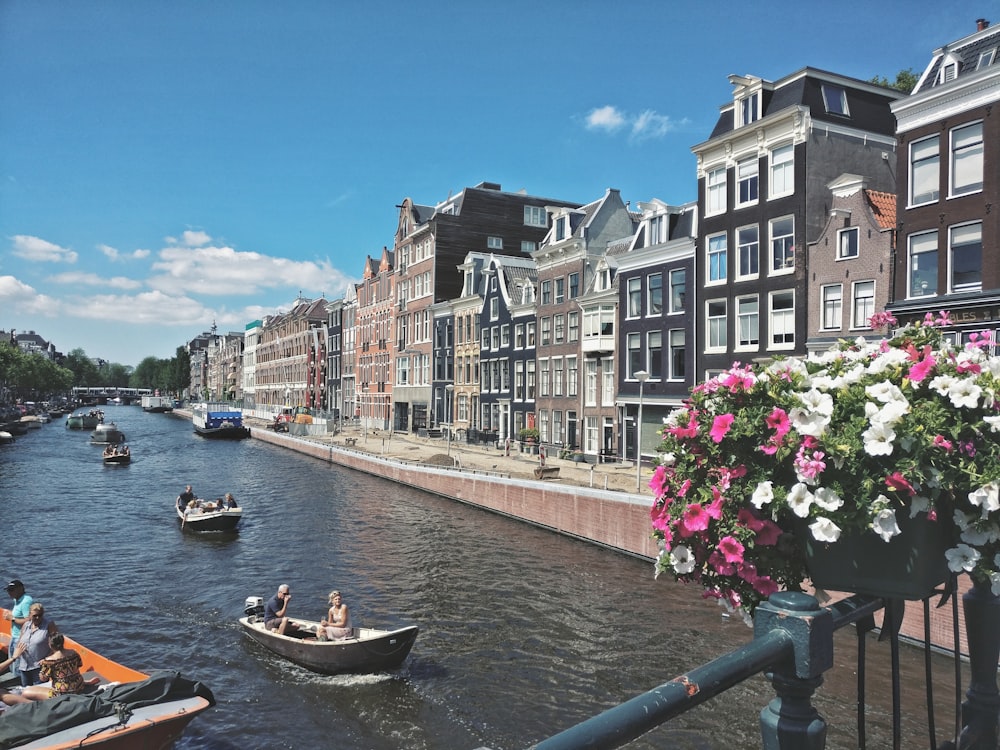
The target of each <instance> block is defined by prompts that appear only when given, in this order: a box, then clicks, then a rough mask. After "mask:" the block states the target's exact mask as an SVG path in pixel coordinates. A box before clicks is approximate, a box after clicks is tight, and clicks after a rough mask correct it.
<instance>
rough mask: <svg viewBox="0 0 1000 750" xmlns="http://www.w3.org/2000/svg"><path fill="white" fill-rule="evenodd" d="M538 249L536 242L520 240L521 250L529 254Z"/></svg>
mask: <svg viewBox="0 0 1000 750" xmlns="http://www.w3.org/2000/svg"><path fill="white" fill-rule="evenodd" d="M537 249H538V243H537V242H532V241H531V240H521V252H522V253H524V254H525V255H530V254H531V253H533V252H535V250H537Z"/></svg>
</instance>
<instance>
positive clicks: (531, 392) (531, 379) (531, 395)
mask: <svg viewBox="0 0 1000 750" xmlns="http://www.w3.org/2000/svg"><path fill="white" fill-rule="evenodd" d="M534 399H535V360H533V359H529V360H528V400H529V401H534Z"/></svg>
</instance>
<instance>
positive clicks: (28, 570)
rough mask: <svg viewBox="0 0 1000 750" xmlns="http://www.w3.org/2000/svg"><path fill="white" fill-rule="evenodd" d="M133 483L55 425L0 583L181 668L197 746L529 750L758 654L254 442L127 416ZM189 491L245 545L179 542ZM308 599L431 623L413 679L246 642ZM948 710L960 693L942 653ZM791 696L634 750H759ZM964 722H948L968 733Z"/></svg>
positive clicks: (589, 549)
mask: <svg viewBox="0 0 1000 750" xmlns="http://www.w3.org/2000/svg"><path fill="white" fill-rule="evenodd" d="M107 411H108V413H109V417H110V418H113V419H114V420H115V421H116V422H117V423H118V424H119V426H120V427H121V428H122V429H123V430H124V431H125V432H126V434H127V435H128V436H129V444H130V445H131V447H132V452H133V456H134V457H133V461H132V464H131V465H130V466H125V467H116V468H115V469H108V468H106V467H104V466H103V465H102V462H101V460H100V452H101V449H100V448H99V447H96V446H92V445H90V444H89V434H88V433H86V432H82V433H81V432H79V431H72V430H66V429H65V428H64V427H63V426H62V425H61V424H59V423H53V424H51V425H48V426H46V427H44V428H42V429H41V430H37V431H33V432H32V433H31V434H29V435H28V436H26V437H24V438H21V439H19V441H18V442H17V444H16V445H15V446H13V447H12V448H11V449H0V513H2V517H3V523H4V529H5V538H6V539H7V540H8V542H7V543H6V544H4V546H3V550H2V552H0V566H2V569H0V576H7V578H8V579H9V578H11V577H15V576H17V577H20V578H23V579H24V580H25V581H26V582H27V583H28V589H29V592H30V593H32V594H33V595H35V596H36V597H37V598H38V599H39V600H41V601H43V602H44V603H45V604H46V608H47V609H48V611H49V612H50V613H51V614H52V615H53V617H54V618H55V620H56V621H57V622H58V623H59V625H60V627H61V628H62V629H64V630H65V631H66V632H68V633H69V634H71V635H73V636H75V637H78V638H79V639H80V640H82V641H83V642H84V643H86V644H87V645H90V646H92V647H95V648H97V650H99V651H102V652H104V653H106V654H107V655H109V656H111V657H112V658H115V659H118V660H121V661H124V662H126V663H128V664H130V665H133V666H136V667H139V668H142V669H147V670H150V669H156V668H176V669H178V670H180V671H181V672H182V673H184V674H185V675H187V676H190V677H193V678H196V679H200V680H202V681H204V682H205V683H207V684H208V685H209V686H210V687H211V688H212V689H213V690H214V691H215V694H216V696H217V698H218V700H219V705H218V706H217V707H216V708H214V709H213V710H212V711H210V712H208V713H207V714H205V715H204V716H202V717H199V718H198V719H197V720H196V721H195V722H193V723H192V724H191V726H190V728H189V729H188V731H187V733H186V734H185V736H184V738H183V739H182V740H181V741H180V743H178V747H181V748H219V749H221V748H240V750H243V749H244V748H306V747H337V748H340V749H342V750H350V749H352V748H358V749H359V750H360V749H364V750H383V749H385V750H389V749H392V748H414V749H425V748H426V749H427V750H445V749H447V750H454V749H461V748H469V749H470V750H471V748H477V747H490V748H493V749H494V750H514V749H516V748H524V747H527V746H529V745H530V744H531V743H533V742H535V741H537V740H539V739H542V738H544V737H546V736H549V735H551V734H554V733H555V732H557V731H559V730H561V729H564V728H566V727H568V726H571V725H572V724H575V723H577V722H579V721H583V720H584V719H587V718H589V717H590V716H592V715H594V714H596V713H599V712H600V711H603V710H605V709H607V708H610V707H611V706H613V705H615V704H617V703H619V702H622V701H624V700H627V699H629V698H631V697H633V696H635V695H637V694H638V693H641V692H644V691H646V690H648V689H651V688H653V687H655V686H657V685H659V684H661V683H663V682H666V681H667V680H669V679H671V678H673V677H674V676H676V675H678V674H681V673H683V672H685V671H687V670H689V669H691V668H693V667H695V666H697V665H699V664H702V663H704V662H707V661H709V660H711V659H713V658H715V657H717V656H719V655H721V654H722V653H723V652H725V651H728V650H730V649H733V648H735V647H737V646H738V645H741V644H743V643H745V642H746V641H747V640H749V638H750V631H749V629H747V628H746V627H745V626H744V625H743V624H742V622H740V621H736V620H733V619H728V618H725V617H723V616H722V615H721V611H720V610H719V609H718V608H716V607H715V606H714V605H712V604H708V603H706V602H704V601H703V600H702V599H701V598H700V595H699V592H698V591H697V590H695V589H693V588H691V587H684V586H681V585H679V584H674V583H672V582H668V581H665V580H660V581H654V580H653V578H652V565H651V564H650V563H646V562H644V561H641V560H636V559H634V558H631V557H627V556H624V555H619V554H616V553H613V552H610V551H608V550H605V549H602V548H599V547H595V546H591V545H588V544H585V543H583V542H579V541H575V540H571V539H567V538H562V537H558V536H555V535H553V534H551V533H549V532H547V531H543V530H540V529H535V528H532V527H530V526H527V525H524V524H521V523H518V522H515V521H512V520H509V519H507V518H504V517H501V516H496V515H492V514H489V513H486V512H483V511H478V510H476V509H474V508H469V507H467V506H465V505H462V504H459V503H455V502H451V501H448V500H445V499H442V498H439V497H436V496H432V495H428V494H425V493H422V492H418V491H415V490H413V489H411V488H408V487H402V486H399V485H395V484H392V483H389V482H386V481H384V480H381V479H379V478H376V477H369V476H367V475H364V474H358V473H353V472H350V471H348V470H344V469H340V468H337V467H330V466H327V465H325V464H323V463H321V462H319V461H316V460H314V459H310V458H305V457H301V456H298V455H296V454H294V453H291V452H288V451H285V450H283V449H280V448H276V447H273V446H268V445H264V444H260V443H257V442H256V441H253V440H249V441H238V442H224V441H223V442H216V441H209V440H205V439H203V438H199V437H197V436H196V435H194V433H193V430H192V429H191V425H190V423H189V422H186V421H184V420H183V419H180V418H178V417H173V416H171V415H163V414H147V413H145V412H142V411H141V410H140V409H139V408H138V407H118V408H114V407H111V408H109V409H108V410H107ZM187 483H191V484H193V485H194V487H195V490H196V491H197V492H198V493H199V494H201V495H203V496H210V497H216V496H219V495H221V494H223V493H224V492H227V491H232V492H233V493H234V494H235V495H236V497H237V499H238V500H240V502H241V504H242V505H243V507H244V509H245V517H244V520H243V525H242V526H241V529H240V531H239V533H238V534H235V535H225V536H199V535H196V534H193V533H190V532H183V533H182V532H181V530H180V529H179V523H178V521H177V519H176V516H175V515H174V514H173V502H174V499H175V498H176V496H177V493H178V492H179V491H180V489H181V488H182V487H183V486H184V485H185V484H187ZM283 582H287V583H289V584H290V585H291V586H292V591H293V599H292V603H291V608H292V613H293V614H298V615H301V616H307V617H310V618H314V619H318V617H319V616H320V615H321V614H323V613H324V612H325V610H326V594H327V593H328V592H329V591H330V590H331V589H333V588H334V587H336V588H338V589H340V590H341V591H343V592H344V594H345V597H346V601H347V603H348V605H349V606H350V607H351V609H352V614H353V618H354V620H355V622H356V623H357V624H363V625H373V626H375V627H390V626H396V625H402V624H409V623H414V624H417V625H419V626H420V628H421V633H420V636H419V637H418V639H417V642H416V645H415V646H414V649H413V652H412V653H411V655H410V658H409V659H408V660H407V662H406V664H405V665H404V667H403V668H402V669H401V670H399V671H397V672H393V673H387V674H381V675H374V676H340V677H325V676H320V675H315V674H312V673H310V672H307V671H305V670H303V669H301V668H299V667H296V666H294V665H291V664H288V663H286V662H284V661H282V660H281V659H279V658H278V657H276V656H275V655H273V654H271V653H270V652H267V651H266V650H264V649H262V648H261V647H259V646H258V645H256V644H255V643H253V642H251V641H249V639H246V638H245V637H243V635H242V634H241V633H240V631H239V629H238V626H237V625H236V622H235V621H236V619H237V618H238V617H239V616H240V615H241V614H242V607H243V602H244V599H245V598H246V597H247V596H250V595H255V596H264V597H269V596H271V595H272V594H273V593H274V591H275V590H276V588H277V586H278V584H280V583H283ZM837 644H838V645H837V654H836V656H837V660H838V666H839V668H838V669H837V670H836V672H834V673H831V674H830V675H828V677H827V681H826V684H825V685H824V687H823V689H822V690H821V695H820V697H819V698H818V700H817V704H818V705H819V707H820V710H821V711H822V712H823V714H824V715H825V716H827V717H828V718H829V719H830V720H831V727H830V733H829V740H828V743H827V747H828V748H848V747H854V746H855V744H854V726H855V722H854V718H853V714H852V710H853V709H852V706H853V701H854V679H855V677H854V649H855V647H854V644H853V636H852V635H848V634H842V636H839V637H838V641H837ZM869 652H870V661H871V662H872V664H871V666H870V667H869V677H870V678H871V682H870V684H869V688H868V695H869V698H870V701H871V704H872V705H871V711H872V714H871V715H870V716H873V718H874V720H873V721H872V722H871V724H870V725H869V747H886V746H889V745H890V744H891V733H890V731H891V728H890V724H889V710H890V709H889V703H888V700H889V698H888V696H889V688H888V684H889V683H888V678H887V676H886V669H885V664H886V663H887V660H888V656H887V654H888V649H887V645H886V644H875V643H872V644H871V645H870V646H869ZM938 661H939V662H940V663H939V665H938V667H937V674H938V676H939V677H940V678H941V680H942V682H941V684H940V685H939V686H938V689H937V696H938V699H939V700H942V701H945V702H946V701H947V700H948V699H949V698H950V696H951V695H952V692H953V691H952V689H951V688H950V687H949V686H948V685H949V683H948V681H949V680H950V679H951V677H950V673H949V672H948V667H947V665H946V664H945V663H944V661H943V660H941V659H940V658H939V659H938ZM903 668H904V672H905V674H904V687H905V690H906V692H905V701H906V706H907V708H905V709H904V716H906V717H908V719H907V722H908V723H907V725H906V726H905V727H904V746H910V747H913V746H925V745H926V742H927V740H926V730H925V729H924V728H923V727H924V725H923V719H922V713H923V711H922V706H923V697H922V695H923V694H922V691H921V690H920V689H919V688H918V685H919V683H920V682H922V669H923V667H922V664H921V662H920V661H919V659H917V658H916V654H915V653H914V652H911V651H907V652H906V653H904V665H903ZM772 696H773V693H772V691H771V689H770V685H769V684H768V683H767V681H766V680H765V679H764V678H763V677H755V678H753V679H751V680H749V681H747V682H746V683H744V684H743V685H741V686H739V687H737V688H735V689H734V690H732V691H730V693H728V694H726V695H725V696H724V697H722V698H720V699H717V700H715V701H712V702H710V703H709V704H708V705H706V706H703V707H701V708H699V709H697V710H695V711H692V712H690V713H689V714H688V715H686V716H683V717H681V718H680V719H678V720H675V721H674V722H672V723H671V724H670V726H669V728H664V729H662V730H658V731H656V732H654V733H652V734H650V735H649V736H647V737H646V738H642V739H640V740H638V741H636V742H635V743H633V745H632V746H631V747H633V748H644V749H645V748H650V749H651V748H663V747H672V748H682V749H684V750H686V749H688V748H690V749H692V750H706V749H707V748H733V747H754V746H758V745H759V734H758V729H757V715H758V713H759V711H760V710H761V708H763V707H764V706H765V705H766V703H767V702H768V701H769V700H770V698H771V697H772ZM950 721H951V719H950V716H949V715H948V714H940V715H939V719H938V722H939V726H940V725H949V722H950Z"/></svg>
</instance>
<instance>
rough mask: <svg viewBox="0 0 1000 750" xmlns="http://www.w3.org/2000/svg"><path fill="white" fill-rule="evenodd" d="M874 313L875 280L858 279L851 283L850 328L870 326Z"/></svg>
mask: <svg viewBox="0 0 1000 750" xmlns="http://www.w3.org/2000/svg"><path fill="white" fill-rule="evenodd" d="M874 314H875V280H874V279H860V280H858V281H855V282H854V283H852V284H851V330H860V329H865V328H871V326H870V325H868V320H869V319H870V318H871V317H872V315H874Z"/></svg>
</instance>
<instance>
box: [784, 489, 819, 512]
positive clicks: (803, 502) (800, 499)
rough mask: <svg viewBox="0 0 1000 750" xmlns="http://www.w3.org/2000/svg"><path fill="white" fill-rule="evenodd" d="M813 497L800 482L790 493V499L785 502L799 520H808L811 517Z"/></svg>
mask: <svg viewBox="0 0 1000 750" xmlns="http://www.w3.org/2000/svg"><path fill="white" fill-rule="evenodd" d="M812 501H813V495H812V493H811V492H810V491H809V488H808V487H806V486H805V485H804V484H802V483H801V482H799V483H798V484H796V485H795V486H793V487H792V490H791V492H789V493H788V497H787V498H785V502H786V503H787V504H788V507H789V508H791V509H792V512H793V513H795V515H797V516H798V517H799V518H806V517H808V516H809V506H810V505H812Z"/></svg>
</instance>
